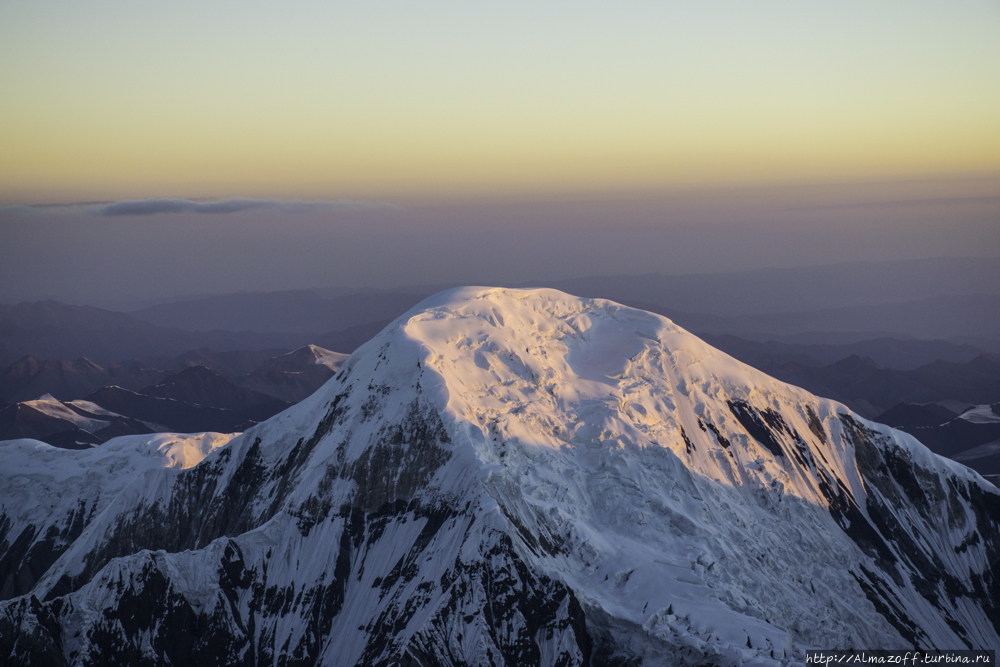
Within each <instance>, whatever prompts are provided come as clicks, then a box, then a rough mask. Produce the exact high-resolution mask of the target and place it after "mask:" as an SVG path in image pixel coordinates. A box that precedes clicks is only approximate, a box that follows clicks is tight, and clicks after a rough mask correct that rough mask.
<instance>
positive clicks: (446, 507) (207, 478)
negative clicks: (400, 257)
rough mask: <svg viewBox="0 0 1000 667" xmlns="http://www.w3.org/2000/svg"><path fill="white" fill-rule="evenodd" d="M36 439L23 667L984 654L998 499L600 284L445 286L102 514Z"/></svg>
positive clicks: (6, 525) (75, 471)
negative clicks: (612, 297)
mask: <svg viewBox="0 0 1000 667" xmlns="http://www.w3.org/2000/svg"><path fill="white" fill-rule="evenodd" d="M108 444H112V445H113V446H115V447H118V446H119V445H118V443H117V441H111V443H108ZM107 446H108V445H107V444H106V445H104V447H107ZM12 447H14V448H17V447H22V448H23V447H25V445H24V444H23V443H14V444H9V443H8V444H4V445H0V454H6V453H7V452H8V451H9V450H10V448H12ZM2 448H7V449H5V450H4V449H2ZM46 452H47V453H48V456H49V460H48V461H47V462H46V463H45V464H44V465H42V464H37V463H35V462H34V460H26V461H24V463H23V464H22V465H20V466H19V467H18V468H15V469H14V471H10V472H8V471H5V472H3V473H2V475H0V477H2V483H3V486H2V487H0V499H2V502H3V508H2V511H3V515H2V516H0V525H2V526H3V529H2V534H0V544H2V545H14V544H17V545H20V546H19V547H18V548H19V549H20V550H21V551H22V552H23V551H26V550H28V549H30V548H31V545H32V544H34V543H35V542H34V541H33V540H35V538H34V537H33V536H35V535H42V534H52V535H55V537H56V538H58V539H55V538H53V543H52V545H51V546H49V547H48V548H49V550H50V551H52V552H56V551H58V553H59V554H60V555H59V558H58V560H55V562H53V563H52V564H51V565H49V566H46V567H41V566H39V567H34V568H29V571H27V572H25V571H24V568H21V569H20V570H17V576H16V577H15V578H16V580H17V581H18V587H17V588H16V590H15V591H14V593H15V594H16V595H17V596H12V597H10V598H9V599H8V600H7V601H6V602H4V603H2V604H0V656H10V657H11V659H13V660H22V661H23V660H25V659H26V656H38V657H41V656H45V657H46V658H47V659H48V660H49V661H50V663H51V664H63V663H65V662H69V661H73V662H74V663H75V664H77V663H78V664H95V665H96V664H102V665H114V664H135V663H139V662H142V661H150V662H164V661H167V660H169V661H170V662H172V663H174V664H179V663H185V662H186V663H190V662H199V663H213V664H233V665H237V664H238V665H251V664H269V665H270V664H281V665H307V664H322V665H355V664H366V665H396V664H409V665H488V664H511V665H513V664H517V665H525V664H528V665H530V664H539V665H590V664H616V663H617V664H639V663H640V662H642V663H643V664H705V663H711V664H733V665H734V664H745V663H755V664H777V663H779V662H787V661H788V660H790V659H801V658H802V651H803V650H804V649H805V648H807V647H826V648H829V647H831V646H859V647H866V648H876V647H877V648H907V647H912V646H920V647H925V648H929V647H939V648H944V647H947V648H955V647H962V646H971V647H977V648H987V647H992V646H996V645H997V644H998V642H1000V610H998V608H997V600H1000V577H998V575H1000V572H997V568H998V567H1000V565H998V555H1000V537H998V534H1000V530H998V523H997V522H998V520H1000V494H998V492H997V490H996V488H995V487H993V486H991V485H989V484H988V483H986V482H984V481H983V480H982V478H980V477H979V476H978V475H976V474H975V473H973V472H972V471H970V470H968V469H967V468H964V467H963V466H961V465H958V464H956V463H953V462H950V461H947V460H945V459H942V458H940V457H937V456H936V455H934V454H931V453H930V452H929V451H928V450H927V449H926V448H925V447H923V446H922V445H920V444H919V443H918V442H917V441H915V440H914V439H913V438H912V437H911V436H909V435H907V434H905V433H901V432H899V431H894V430H892V429H890V428H889V427H886V426H880V425H876V424H872V423H870V422H866V421H865V420H863V419H860V418H858V417H856V416H854V415H852V414H851V413H850V412H849V411H848V410H847V409H846V408H844V407H843V406H841V405H839V404H837V403H835V402H833V401H830V400H826V399H819V398H816V397H815V396H812V395H811V394H809V393H807V392H806V391H804V390H801V389H798V388H795V387H792V386H789V385H785V384H783V383H781V382H778V381H776V380H774V379H772V378H769V377H768V376H766V375H764V374H762V373H760V372H758V371H755V370H753V369H751V368H749V367H747V366H744V365H743V364H740V363H739V362H736V361H735V360H733V359H731V358H730V357H727V356H726V355H724V354H722V353H720V352H719V351H717V350H714V349H713V348H711V347H709V346H708V345H706V344H705V343H703V342H702V341H700V340H698V339H697V338H695V337H694V336H692V335H690V334H688V333H687V332H685V331H683V330H681V329H679V328H677V327H676V326H674V325H673V324H672V323H671V322H669V321H668V320H665V319H664V318H662V317H658V316H655V315H653V314H650V313H646V312H642V311H637V310H633V309H629V308H625V307H622V306H620V305H618V304H614V303H612V302H607V301H600V300H582V299H577V298H574V297H570V296H568V295H565V294H562V293H559V292H555V291H551V290H535V291H515V290H499V289H485V288H464V289H460V290H454V291H451V292H446V293H443V294H440V295H437V296H436V297H432V298H431V299H428V300H427V301H425V302H423V303H422V304H421V305H420V306H418V307H417V308H415V309H414V310H413V311H411V312H410V313H408V314H407V315H404V316H403V317H402V318H400V319H399V320H397V321H396V322H394V323H393V324H392V325H390V326H389V327H387V328H386V329H385V330H384V331H383V332H382V333H380V334H379V335H378V336H376V338H374V339H373V340H372V341H370V342H369V343H367V344H366V345H364V346H362V348H360V349H359V350H357V351H356V352H355V354H353V355H352V356H351V358H350V359H349V360H348V361H347V362H346V363H345V365H344V366H343V367H342V368H341V370H340V371H339V373H338V375H337V376H336V378H335V379H333V380H331V381H330V382H329V383H328V384H327V385H326V386H325V387H324V388H323V390H321V391H318V392H316V393H315V394H313V395H312V396H311V397H309V398H308V399H306V400H305V401H303V402H302V403H300V404H298V405H296V406H293V407H292V408H290V409H288V410H286V411H285V412H283V413H281V414H280V415H277V416H275V417H274V418H272V419H271V420H269V421H267V422H265V423H263V424H260V425H258V426H256V427H254V428H251V429H250V430H248V431H247V432H245V433H244V434H243V435H241V436H239V437H237V438H234V439H233V440H232V441H231V442H230V443H229V444H228V445H227V446H225V447H222V448H219V449H218V450H216V451H214V452H213V453H212V454H209V455H208V456H207V457H206V459H205V460H204V461H203V462H202V463H200V464H199V465H197V466H195V467H194V468H191V469H189V470H183V471H178V470H174V469H165V468H150V469H147V470H145V471H143V472H137V473H135V474H133V476H132V477H131V482H130V483H127V485H126V486H124V487H123V488H121V490H120V491H119V492H118V493H117V495H115V496H114V497H113V498H111V499H110V500H107V499H106V497H105V496H102V500H101V502H100V503H96V502H95V501H93V500H92V498H91V496H90V495H89V493H90V492H89V491H88V490H87V489H85V488H84V487H83V486H74V485H73V484H66V483H65V482H64V483H63V486H64V488H65V489H66V490H65V491H64V492H63V493H62V495H61V496H60V497H59V499H58V502H56V503H54V504H52V505H51V506H50V507H48V508H46V507H44V506H42V505H41V504H39V503H33V502H32V498H37V497H40V496H43V495H44V494H45V489H46V488H49V486H50V485H53V484H55V483H56V481H55V480H57V479H62V478H64V477H65V478H68V479H73V480H75V479H80V478H81V477H86V476H89V477H88V478H93V479H97V480H100V479H103V478H104V476H106V475H107V474H108V473H107V472H106V471H107V470H108V468H109V467H108V466H107V465H106V464H104V463H102V462H100V461H96V460H95V462H93V463H92V464H90V465H89V466H88V465H81V463H80V462H79V461H78V460H76V459H72V460H71V459H69V458H66V459H65V462H63V461H61V460H60V459H59V456H60V455H59V454H58V453H54V452H52V451H49V450H46ZM72 454H73V453H67V454H66V456H67V457H69V456H70V455H72ZM70 462H72V465H70ZM81 470H82V471H83V472H81ZM124 477H127V475H125V476H121V477H117V478H116V479H117V481H118V483H122V484H125V483H126V481H124V479H123V478H124ZM29 480H36V481H34V482H31V483H28V481H29ZM12 490H16V493H15V492H14V491H12ZM26 508H32V509H30V510H29V509H26ZM79 517H83V518H82V519H80V518H79ZM5 548H6V551H5V552H4V555H3V556H2V557H0V558H2V559H3V563H2V564H3V565H5V566H6V567H7V568H8V571H6V572H5V571H2V570H0V576H3V577H8V578H9V577H10V576H11V575H10V572H9V570H10V568H11V567H12V566H11V563H14V562H16V561H14V560H9V559H8V554H10V553H11V549H12V548H13V547H11V546H7V547H5ZM32 577H34V578H35V579H34V580H32ZM25 591H30V594H27V593H25ZM191 628H196V629H197V630H196V631H195V632H192V631H191Z"/></svg>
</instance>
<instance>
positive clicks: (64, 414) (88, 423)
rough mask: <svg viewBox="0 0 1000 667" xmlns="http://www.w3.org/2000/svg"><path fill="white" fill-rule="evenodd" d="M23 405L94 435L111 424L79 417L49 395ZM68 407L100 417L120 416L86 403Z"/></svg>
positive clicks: (75, 403) (107, 421)
mask: <svg viewBox="0 0 1000 667" xmlns="http://www.w3.org/2000/svg"><path fill="white" fill-rule="evenodd" d="M23 405H25V406H27V407H29V408H32V409H34V410H38V411H39V412H41V413H42V414H45V415H48V416H49V417H55V418H56V419H62V420H63V421H67V422H69V423H71V424H73V426H76V427H77V428H79V429H81V430H83V431H86V432H87V433H96V432H97V431H100V430H101V429H102V428H104V427H105V426H107V425H108V424H110V423H111V421H110V420H103V419H94V418H92V417H87V416H85V415H81V414H80V413H78V412H76V411H74V410H71V409H70V408H69V407H67V404H66V403H63V402H62V401H60V400H59V399H58V398H55V397H54V396H52V395H51V394H44V395H43V396H39V397H38V398H36V399H35V400H33V401H25V402H24V403H23ZM69 405H76V406H77V407H79V408H80V409H82V410H85V411H87V412H91V413H93V414H97V415H101V416H107V417H120V416H121V415H116V414H115V413H113V412H108V411H107V410H105V409H104V408H100V407H98V406H96V405H94V404H93V403H90V402H88V401H73V402H72V403H70V404H69ZM91 406H93V407H95V408H97V410H96V411H94V410H91V409H90V407H91Z"/></svg>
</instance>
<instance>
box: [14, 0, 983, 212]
mask: <svg viewBox="0 0 1000 667" xmlns="http://www.w3.org/2000/svg"><path fill="white" fill-rule="evenodd" d="M998 36H1000V3H998V2H996V1H995V0H949V1H948V2H941V1H940V0H905V1H904V0H898V1H885V0H879V1H872V0H841V1H838V2H823V3H818V2H800V1H792V0H781V1H776V0H754V1H748V0H739V1H737V0H709V1H707V2H690V1H689V2H665V1H663V0H657V1H655V2H653V1H650V2H630V1H623V2H614V3H609V2H600V3H599V2H572V3H571V2H552V1H545V2H538V1H532V2H527V1H524V2H522V1H518V0H506V1H505V2H450V1H440V0H434V1H427V2H421V3H414V2H406V3H404V2H368V3H361V2H352V3H345V2H321V1H309V2H304V1H294V0H292V1H288V2H280V3H279V2H248V1H246V0H241V1H240V2H235V1H233V2H230V1H216V2H191V1H188V0H174V1H172V2H148V1H136V0H130V1H129V2H118V1H109V0H89V1H87V2H79V1H78V0H2V1H0V205H10V204H30V203H48V202H71V201H89V200H117V199H135V198H145V197H166V196H171V197H215V198H226V197H232V196H243V197H277V198H289V197H297V198H304V199H313V198H325V199H340V198H354V199H371V200H387V201H393V202H407V201H409V202H412V201H415V200H419V199H426V198H432V199H438V200H442V199H443V200H448V199H452V198H466V197H469V196H472V197H476V196H480V195H484V194H485V195H488V196H495V195H500V196H511V195H519V194H522V195H524V194H527V195H531V196H538V195H546V194H547V193H566V192H570V193H573V192H576V193H579V192H592V191H602V192H615V191H619V192H620V191H625V192H632V191H650V190H654V191H655V190H657V189H662V188H672V187H678V186H691V185H696V186H705V185H709V186H712V185H719V184H733V183H782V182H786V183H787V182H820V181H838V180H839V181H845V180H853V181H858V180H864V179H884V178H898V177H914V176H924V175H931V174H935V175H950V174H982V173H996V172H998V171H1000V37H998Z"/></svg>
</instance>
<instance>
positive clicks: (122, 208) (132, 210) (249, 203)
mask: <svg viewBox="0 0 1000 667" xmlns="http://www.w3.org/2000/svg"><path fill="white" fill-rule="evenodd" d="M396 208H397V207H396V206H394V205H392V204H388V203H383V202H364V201H352V200H347V199H341V200H335V201H332V200H324V199H317V200H315V201H302V200H300V199H245V198H242V197H234V198H230V199H222V200H218V201H198V200H194V199H181V198H172V199H134V200H123V201H116V202H82V203H79V204H38V205H18V206H5V207H2V208H0V214H6V215H34V214H39V213H87V214H90V215H98V216H106V217H117V216H145V215H157V214H161V213H199V214H206V215H225V214H229V213H241V212H243V211H255V210H268V211H277V212H281V213H316V212H322V211H334V210H358V209H378V210H393V209H396Z"/></svg>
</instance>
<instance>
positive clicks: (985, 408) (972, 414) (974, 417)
mask: <svg viewBox="0 0 1000 667" xmlns="http://www.w3.org/2000/svg"><path fill="white" fill-rule="evenodd" d="M958 418H959V419H964V420H965V421H968V422H972V423H973V424H997V423H1000V415H998V414H997V413H995V412H993V408H992V406H989V405H977V406H975V407H972V408H969V409H968V410H966V411H965V412H963V413H962V414H960V415H959V416H958Z"/></svg>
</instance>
